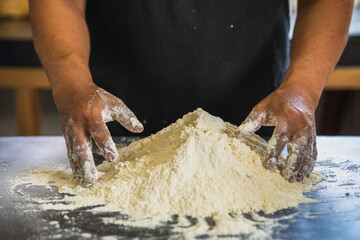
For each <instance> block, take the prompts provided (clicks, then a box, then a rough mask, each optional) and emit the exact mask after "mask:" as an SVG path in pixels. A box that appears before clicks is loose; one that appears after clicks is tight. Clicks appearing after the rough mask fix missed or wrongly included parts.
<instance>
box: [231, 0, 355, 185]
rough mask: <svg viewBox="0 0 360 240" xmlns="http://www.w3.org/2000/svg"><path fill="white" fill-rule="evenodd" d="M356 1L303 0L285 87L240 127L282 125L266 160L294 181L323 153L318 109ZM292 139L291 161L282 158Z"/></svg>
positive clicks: (245, 129)
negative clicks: (319, 151)
mask: <svg viewBox="0 0 360 240" xmlns="http://www.w3.org/2000/svg"><path fill="white" fill-rule="evenodd" d="M352 9H353V1H352V0H299V7H298V18H297V21H296V25H295V29H294V36H293V40H292V46H291V56H290V57H291V58H290V66H289V68H288V71H287V73H286V75H285V77H284V81H283V83H282V84H281V86H280V87H279V88H278V89H277V90H276V91H274V92H273V93H271V94H270V95H269V96H267V97H266V98H265V99H264V100H262V101H261V102H260V103H258V104H257V105H256V106H255V107H254V109H253V110H252V112H251V113H250V114H249V116H248V117H247V118H246V119H245V121H244V122H243V123H242V124H241V125H240V127H239V128H238V130H237V133H238V134H243V135H248V134H251V133H253V132H255V131H256V130H258V129H259V128H260V127H261V126H262V125H265V126H276V128H275V130H274V133H273V136H272V138H271V139H270V141H269V146H268V150H267V157H266V164H267V166H268V167H269V168H270V169H274V168H276V167H278V168H279V169H280V170H281V171H282V174H283V176H284V178H285V179H286V180H288V181H290V182H294V181H298V182H301V181H303V179H304V177H309V175H310V173H311V172H312V170H313V169H314V165H315V161H316V158H317V149H316V127H315V109H316V107H317V105H318V102H319V98H320V96H321V93H322V91H323V89H324V86H325V83H326V81H327V80H328V79H329V76H330V74H331V72H332V71H333V69H334V67H335V65H336V63H337V61H338V59H339V57H340V55H341V53H342V51H343V49H344V47H345V44H346V41H347V37H348V29H349V24H350V20H351V15H352ZM286 144H287V146H288V156H287V159H286V162H285V163H282V162H281V159H280V158H279V156H280V154H281V152H282V150H283V148H284V147H285V145H286Z"/></svg>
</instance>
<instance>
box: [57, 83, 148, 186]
mask: <svg viewBox="0 0 360 240" xmlns="http://www.w3.org/2000/svg"><path fill="white" fill-rule="evenodd" d="M54 99H55V103H56V105H57V108H58V110H59V113H60V120H61V127H62V132H63V135H64V138H65V142H66V147H67V152H68V158H69V162H70V166H71V168H72V170H73V174H74V177H76V178H78V179H80V182H81V184H82V185H83V186H84V187H90V186H91V185H93V184H94V183H95V181H96V180H97V178H98V173H97V170H96V167H95V164H94V159H93V155H92V151H91V149H92V144H91V138H93V139H94V141H95V143H96V144H97V145H98V147H99V149H100V151H101V153H102V155H103V156H104V158H105V159H106V160H107V161H110V162H111V161H114V160H115V159H116V158H117V157H118V152H117V150H116V146H115V143H114V141H113V139H112V138H111V135H110V132H109V130H108V128H107V126H106V124H105V123H106V122H109V121H113V120H116V121H118V122H119V123H120V124H121V125H122V126H124V127H125V128H126V129H127V130H129V131H131V132H135V133H139V132H141V131H143V126H142V124H141V123H140V122H139V121H138V120H137V118H136V116H135V115H134V113H133V112H132V111H131V110H130V109H129V108H127V106H126V105H125V104H124V103H123V102H122V101H121V100H120V99H119V98H117V97H115V96H113V95H112V94H110V93H108V92H106V91H105V90H103V89H101V88H99V87H97V86H96V85H95V84H93V83H91V84H88V85H86V86H82V87H81V88H72V89H71V90H70V89H69V88H68V89H66V90H65V91H58V92H57V94H54Z"/></svg>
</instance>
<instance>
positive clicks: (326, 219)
mask: <svg viewBox="0 0 360 240" xmlns="http://www.w3.org/2000/svg"><path fill="white" fill-rule="evenodd" d="M132 140H133V139H129V138H125V137H123V138H118V139H116V142H118V143H121V144H128V143H129V142H130V141H132ZM318 150H319V160H318V162H317V167H316V169H317V170H319V171H321V172H322V173H323V174H324V175H325V176H326V178H327V179H326V181H324V182H322V183H321V186H322V187H321V188H320V189H319V190H317V191H315V192H310V193H308V194H307V195H308V196H309V197H311V198H314V199H318V200H320V201H321V202H319V203H312V204H301V205H300V208H290V209H286V210H282V211H279V212H277V213H275V214H273V215H271V216H266V217H270V218H278V217H281V216H284V215H285V216H286V215H290V214H294V213H297V215H296V217H294V218H293V219H291V220H281V224H282V227H278V228H275V229H273V233H272V236H271V237H272V238H277V239H359V238H360V137H318ZM96 158H97V159H98V155H97V154H96ZM67 166H68V162H67V157H66V151H65V144H64V140H63V139H62V137H2V138H0V239H49V238H50V239H101V238H104V237H106V236H112V237H115V238H118V239H124V238H147V239H148V238H153V239H168V238H171V239H181V238H182V236H181V235H180V234H178V233H174V232H173V226H174V224H175V223H176V216H174V222H168V224H167V225H166V226H164V227H160V228H157V229H146V228H129V227H122V226H119V225H113V224H105V223H104V222H103V221H102V220H101V219H102V217H108V216H112V217H114V215H116V216H115V217H124V215H121V214H120V213H106V212H104V213H96V214H95V213H92V212H89V211H86V210H87V208H82V209H77V210H74V211H67V216H68V219H64V216H63V211H60V210H41V209H40V208H39V207H38V204H37V203H36V201H31V196H33V197H34V196H35V197H40V198H41V197H44V198H49V197H50V198H51V197H57V198H61V194H60V195H59V194H57V193H56V189H51V190H49V189H45V188H41V187H30V188H28V190H27V191H17V189H16V188H15V189H11V188H12V186H13V184H12V181H13V180H14V179H16V177H20V176H24V174H25V171H26V170H27V169H33V168H55V167H67ZM29 199H30V200H29ZM69 219H70V220H69ZM194 221H196V219H194ZM199 237H200V238H206V237H207V236H206V235H203V236H199ZM236 237H237V238H239V239H241V238H246V237H247V236H246V235H238V236H236ZM104 239H106V238H104Z"/></svg>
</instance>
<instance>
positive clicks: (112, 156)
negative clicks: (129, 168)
mask: <svg viewBox="0 0 360 240" xmlns="http://www.w3.org/2000/svg"><path fill="white" fill-rule="evenodd" d="M106 160H108V161H109V162H113V161H114V160H115V156H114V154H112V153H111V152H108V153H107V154H106Z"/></svg>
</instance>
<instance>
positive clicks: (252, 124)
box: [235, 108, 266, 136]
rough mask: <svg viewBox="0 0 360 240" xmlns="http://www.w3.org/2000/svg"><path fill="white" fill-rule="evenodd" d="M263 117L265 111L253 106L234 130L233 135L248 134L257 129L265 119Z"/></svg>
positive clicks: (264, 116)
mask: <svg viewBox="0 0 360 240" xmlns="http://www.w3.org/2000/svg"><path fill="white" fill-rule="evenodd" d="M265 118H266V113H265V112H263V111H258V110H256V109H255V108H254V109H253V110H252V111H251V112H250V114H249V115H248V116H247V118H246V119H245V120H244V121H243V122H242V123H241V125H240V126H239V127H238V128H237V129H236V130H235V135H242V136H250V135H251V134H253V133H255V132H256V131H257V130H259V128H260V127H261V126H262V124H263V122H264V121H265Z"/></svg>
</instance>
